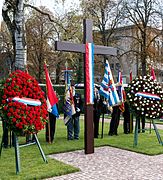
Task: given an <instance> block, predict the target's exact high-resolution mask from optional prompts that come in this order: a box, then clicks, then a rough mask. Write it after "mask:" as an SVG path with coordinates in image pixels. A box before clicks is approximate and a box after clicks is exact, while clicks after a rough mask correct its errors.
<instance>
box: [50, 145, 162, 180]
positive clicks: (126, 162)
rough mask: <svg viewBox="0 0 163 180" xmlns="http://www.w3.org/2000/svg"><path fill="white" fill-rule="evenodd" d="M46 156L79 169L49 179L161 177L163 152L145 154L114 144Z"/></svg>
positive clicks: (153, 179)
mask: <svg viewBox="0 0 163 180" xmlns="http://www.w3.org/2000/svg"><path fill="white" fill-rule="evenodd" d="M49 157H51V158H55V159H57V160H59V161H62V162H64V163H67V164H70V165H72V166H74V167H78V168H79V169H80V170H81V171H80V172H76V173H72V174H67V175H63V176H59V177H53V178H49V179H48V180H64V179H66V180H71V179H73V180H76V179H77V180H87V179H89V180H162V179H163V155H157V156H148V155H143V154H139V153H135V152H131V151H126V150H122V149H118V148H113V147H107V146H105V147H100V148H95V153H93V154H87V155H85V154H84V150H81V151H74V152H68V153H61V154H54V155H50V156H49Z"/></svg>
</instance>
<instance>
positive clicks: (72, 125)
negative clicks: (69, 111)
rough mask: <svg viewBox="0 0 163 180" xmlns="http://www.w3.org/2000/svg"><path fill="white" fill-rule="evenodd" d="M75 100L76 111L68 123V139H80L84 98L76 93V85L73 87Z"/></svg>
mask: <svg viewBox="0 0 163 180" xmlns="http://www.w3.org/2000/svg"><path fill="white" fill-rule="evenodd" d="M73 101H74V105H75V111H76V113H75V114H74V115H72V117H71V119H70V120H69V122H68V124H67V139H68V140H73V139H74V140H78V139H79V133H80V122H79V119H80V113H81V110H82V105H83V102H82V99H81V94H78V93H75V87H73Z"/></svg>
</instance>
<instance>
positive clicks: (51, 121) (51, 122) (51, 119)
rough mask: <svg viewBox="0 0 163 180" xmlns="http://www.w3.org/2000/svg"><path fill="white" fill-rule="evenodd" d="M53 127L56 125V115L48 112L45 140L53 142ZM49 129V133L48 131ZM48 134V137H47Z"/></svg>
mask: <svg viewBox="0 0 163 180" xmlns="http://www.w3.org/2000/svg"><path fill="white" fill-rule="evenodd" d="M55 127H56V116H54V115H53V114H52V113H49V122H48V123H46V142H49V139H50V142H53V140H54V134H55ZM49 129H50V133H49ZM49 134H50V138H49Z"/></svg>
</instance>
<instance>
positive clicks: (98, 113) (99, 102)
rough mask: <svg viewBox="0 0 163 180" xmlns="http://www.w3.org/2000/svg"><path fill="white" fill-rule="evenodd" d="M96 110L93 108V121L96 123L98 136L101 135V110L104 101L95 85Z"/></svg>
mask: <svg viewBox="0 0 163 180" xmlns="http://www.w3.org/2000/svg"><path fill="white" fill-rule="evenodd" d="M93 107H94V110H93V115H94V118H93V123H94V138H98V135H99V121H100V116H101V111H102V107H103V101H102V98H101V97H100V94H99V91H98V89H97V88H96V87H95V92H94V105H93Z"/></svg>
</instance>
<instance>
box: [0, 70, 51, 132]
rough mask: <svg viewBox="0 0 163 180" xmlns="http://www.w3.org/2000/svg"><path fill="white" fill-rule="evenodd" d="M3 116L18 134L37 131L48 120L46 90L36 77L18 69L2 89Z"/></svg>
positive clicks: (8, 125) (9, 126)
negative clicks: (41, 86) (44, 90)
mask: <svg viewBox="0 0 163 180" xmlns="http://www.w3.org/2000/svg"><path fill="white" fill-rule="evenodd" d="M1 104H2V118H3V120H4V121H5V122H6V124H7V128H8V129H10V130H11V131H13V132H14V133H15V134H16V135H17V136H18V135H25V134H32V133H37V132H38V131H40V130H42V129H43V128H44V125H45V123H46V121H47V115H48V114H47V106H46V99H45V97H44V92H43V91H42V90H41V88H40V86H39V85H38V82H37V81H36V79H35V78H33V77H32V76H30V75H29V74H28V73H26V72H23V71H20V70H17V71H15V72H13V73H11V74H10V75H9V77H8V78H7V79H6V81H5V83H4V88H3V89H2V102H1Z"/></svg>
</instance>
